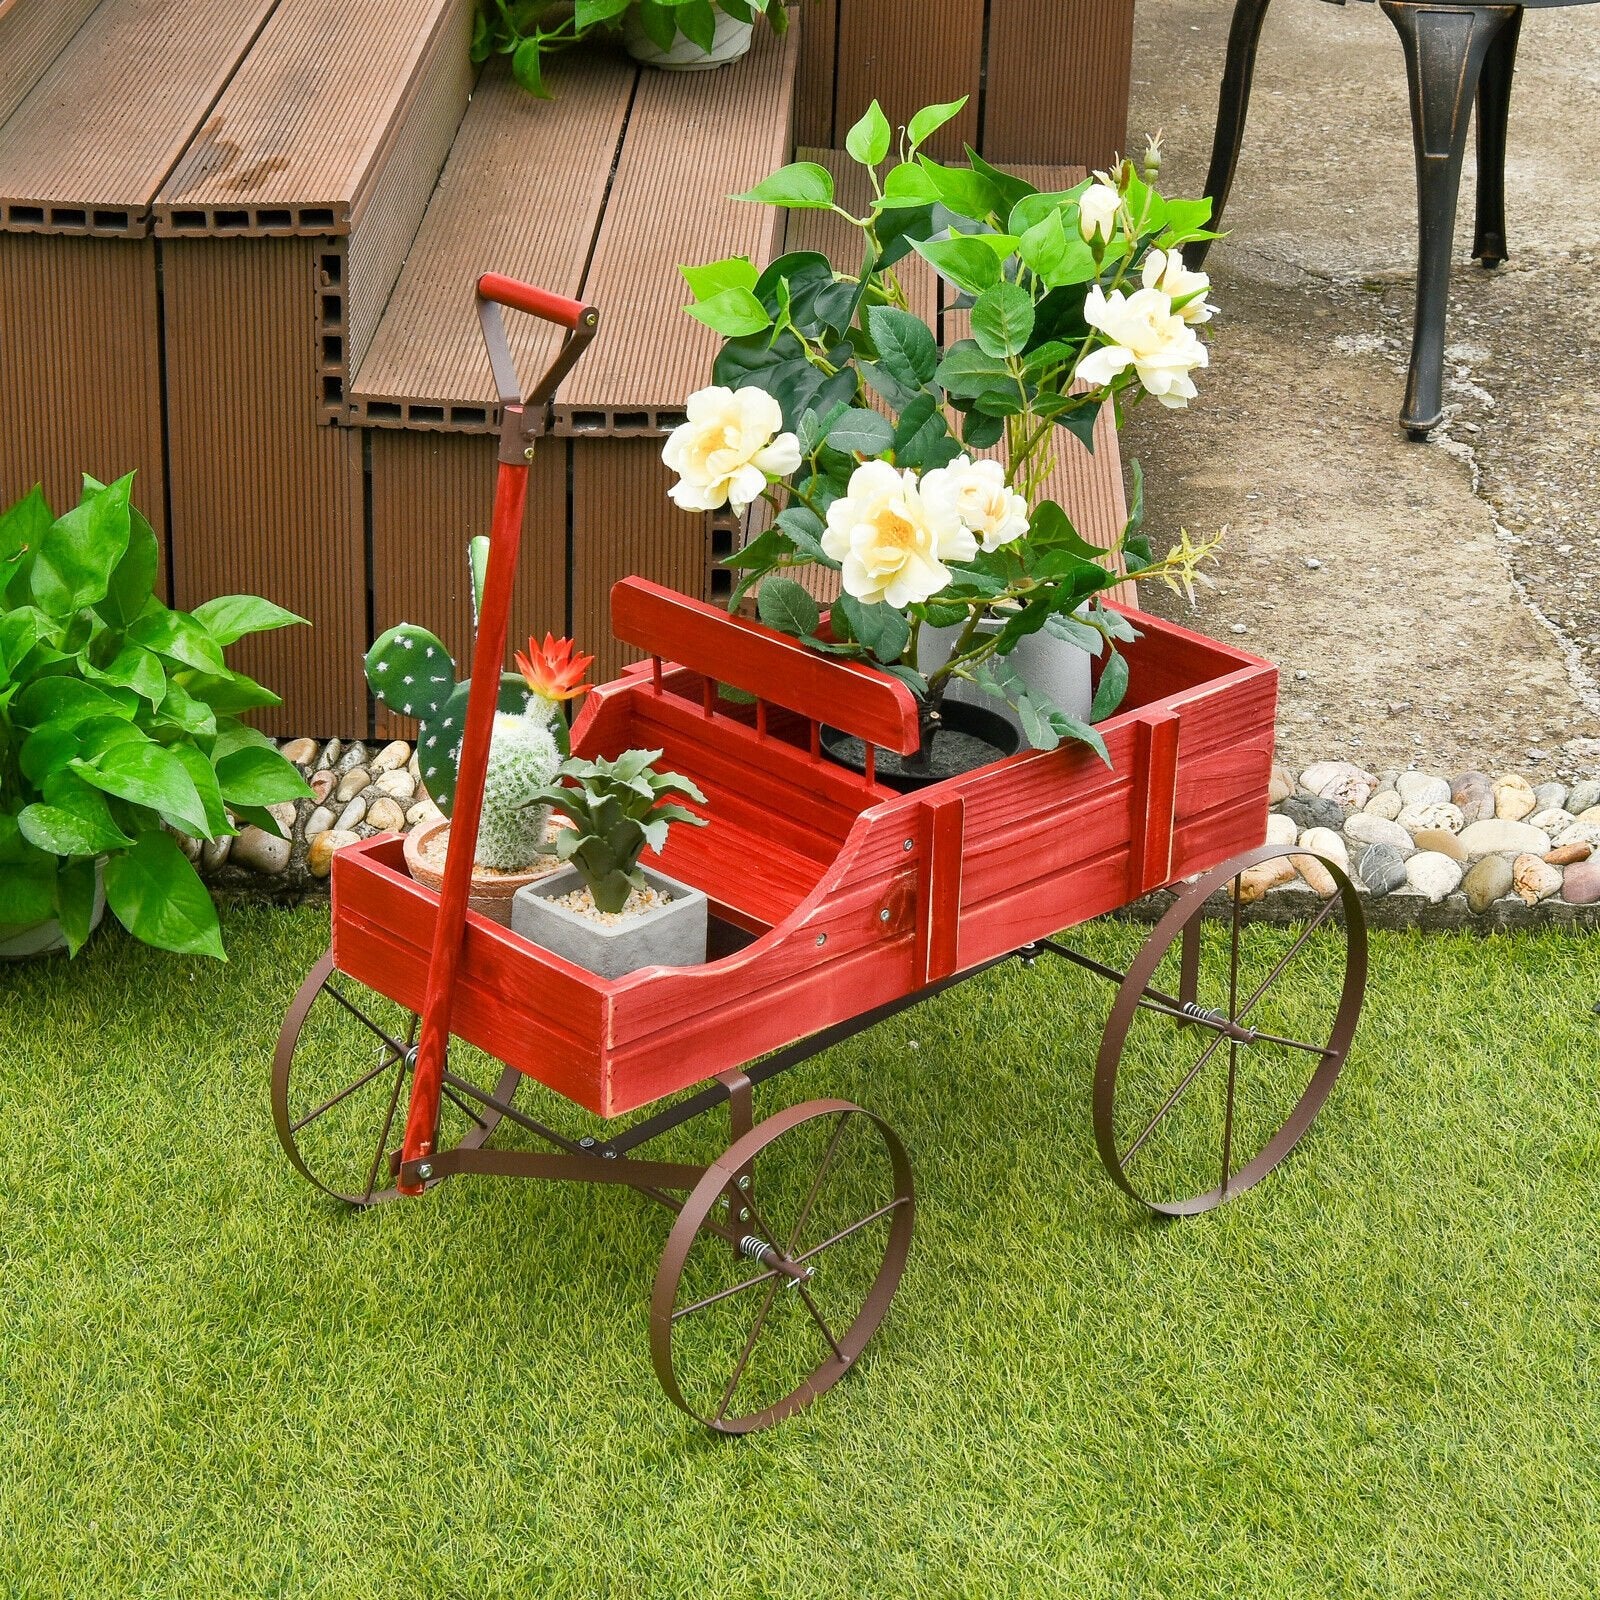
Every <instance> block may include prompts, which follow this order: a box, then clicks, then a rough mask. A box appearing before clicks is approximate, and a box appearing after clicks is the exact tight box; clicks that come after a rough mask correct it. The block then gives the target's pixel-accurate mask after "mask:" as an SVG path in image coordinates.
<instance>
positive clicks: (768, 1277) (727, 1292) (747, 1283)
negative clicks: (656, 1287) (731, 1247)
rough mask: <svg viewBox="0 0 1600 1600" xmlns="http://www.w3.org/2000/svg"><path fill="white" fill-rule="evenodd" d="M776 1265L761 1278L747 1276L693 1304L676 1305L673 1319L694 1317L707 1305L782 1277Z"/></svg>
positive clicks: (675, 1320)
mask: <svg viewBox="0 0 1600 1600" xmlns="http://www.w3.org/2000/svg"><path fill="white" fill-rule="evenodd" d="M782 1276H784V1274H782V1273H780V1272H779V1271H778V1270H777V1268H776V1267H774V1268H773V1269H772V1271H771V1272H763V1273H762V1274H761V1276H760V1277H759V1278H746V1279H745V1280H744V1281H743V1282H742V1283H736V1284H734V1286H733V1287H732V1288H731V1289H718V1290H717V1292H716V1293H715V1294H708V1295H707V1296H706V1297H705V1299H704V1300H696V1301H695V1302H694V1304H693V1305H687V1306H676V1307H674V1309H673V1312H672V1320H673V1321H674V1322H677V1321H678V1320H679V1319H680V1318H681V1317H692V1316H693V1315H694V1314H695V1312H697V1311H704V1310H705V1309H706V1307H707V1306H714V1305H715V1304H716V1303H717V1302H718V1301H719V1300H731V1299H732V1298H733V1297H734V1295H736V1294H743V1293H744V1291H745V1290H746V1289H754V1288H755V1287H756V1286H757V1285H758V1284H763V1283H770V1282H771V1281H772V1279H774V1278H780V1277H782Z"/></svg>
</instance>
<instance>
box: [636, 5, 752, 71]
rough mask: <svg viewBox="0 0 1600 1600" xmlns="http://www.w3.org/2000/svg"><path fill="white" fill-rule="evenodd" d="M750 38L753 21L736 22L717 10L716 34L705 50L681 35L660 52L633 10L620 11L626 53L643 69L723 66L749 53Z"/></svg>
mask: <svg viewBox="0 0 1600 1600" xmlns="http://www.w3.org/2000/svg"><path fill="white" fill-rule="evenodd" d="M754 36H755V24H754V23H753V22H740V21H739V20H738V19H737V18H736V17H730V16H729V15H728V14H727V12H725V11H719V12H717V31H716V34H715V36H714V37H713V38H712V41H711V48H710V49H709V50H702V49H701V48H700V46H699V45H697V44H695V43H694V42H693V40H691V39H687V38H685V37H684V35H683V34H682V33H681V32H680V33H678V34H676V35H674V37H673V40H672V44H671V45H670V46H669V47H668V48H667V49H665V50H663V49H662V48H661V46H660V45H658V44H657V43H656V42H655V40H654V39H652V38H651V37H650V35H649V34H648V33H646V32H645V31H644V25H643V24H642V23H641V22H640V21H639V13H638V11H637V10H636V9H630V10H628V11H626V12H624V13H623V17H622V42H623V44H624V45H625V46H626V47H627V51H628V54H629V55H630V56H632V57H633V59H634V60H635V61H642V62H644V64H645V65H646V66H647V67H660V68H661V69H662V70H663V71H665V72H704V71H705V70H706V69H707V68H709V67H723V66H726V65H727V64H728V63H729V62H730V61H737V60H738V59H739V57H740V56H742V55H746V54H748V53H749V50H750V41H751V39H752V38H753V37H754Z"/></svg>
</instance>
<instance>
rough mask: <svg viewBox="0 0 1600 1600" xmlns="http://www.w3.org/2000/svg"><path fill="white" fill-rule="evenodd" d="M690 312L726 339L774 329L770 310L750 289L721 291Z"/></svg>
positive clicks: (702, 301) (696, 305) (741, 337)
mask: <svg viewBox="0 0 1600 1600" xmlns="http://www.w3.org/2000/svg"><path fill="white" fill-rule="evenodd" d="M686 309H687V310H688V312H689V315H690V316H691V317H693V318H694V319H695V321H696V322H703V323H704V324H705V325H706V326H707V327H708V328H710V329H711V330H712V332H713V333H720V334H721V335H722V337H723V338H724V339H746V338H749V337H750V336H751V335H752V334H757V333H764V332H765V331H766V330H767V329H768V328H770V327H771V326H772V317H771V315H770V314H769V313H768V311H767V308H766V307H765V306H764V305H762V303H761V302H760V301H759V300H757V299H756V297H755V295H754V294H752V293H751V291H750V290H748V289H740V288H730V289H721V290H719V291H718V292H717V293H716V294H714V295H712V296H711V298H710V299H709V300H700V301H697V302H696V303H695V304H694V305H692V306H689V307H687V308H686Z"/></svg>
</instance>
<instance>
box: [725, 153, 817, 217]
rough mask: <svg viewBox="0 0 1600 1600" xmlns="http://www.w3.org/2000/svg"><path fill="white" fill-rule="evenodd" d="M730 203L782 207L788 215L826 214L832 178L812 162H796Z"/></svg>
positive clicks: (781, 168) (782, 168)
mask: <svg viewBox="0 0 1600 1600" xmlns="http://www.w3.org/2000/svg"><path fill="white" fill-rule="evenodd" d="M734 199H736V200H754V201H756V202H757V203H758V204H760V205H768V206H785V207H787V208H788V209H789V210H791V211H826V210H827V209H828V207H829V206H831V205H832V204H833V174H832V173H831V172H829V171H828V169H827V168H826V167H820V166H818V165H817V163H816V162H814V161H797V162H795V163H793V165H791V166H787V167H780V168H779V169H778V170H777V171H776V172H774V173H773V174H772V176H771V177H770V178H766V179H764V180H763V181H762V182H760V183H758V184H757V185H756V186H755V188H753V189H750V190H747V191H746V192H745V193H744V194H740V195H735V196H734Z"/></svg>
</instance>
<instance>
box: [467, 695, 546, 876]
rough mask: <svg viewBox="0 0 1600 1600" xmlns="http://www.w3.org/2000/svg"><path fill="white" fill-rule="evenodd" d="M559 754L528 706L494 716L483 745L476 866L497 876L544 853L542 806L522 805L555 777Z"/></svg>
mask: <svg viewBox="0 0 1600 1600" xmlns="http://www.w3.org/2000/svg"><path fill="white" fill-rule="evenodd" d="M560 765H561V752H560V751H559V750H558V749H557V748H556V742H555V740H554V739H553V738H552V737H551V736H550V730H549V729H548V728H547V727H545V726H544V724H543V723H541V722H539V721H537V720H536V718H535V716H534V715H533V714H532V708H530V711H529V712H527V713H524V714H522V715H514V714H512V713H509V712H505V711H501V712H498V713H497V714H496V716H495V719H494V738H493V740H492V741H491V743H490V745H489V772H488V776H487V778H486V779H485V782H484V786H483V820H482V821H481V822H480V823H479V825H478V852H477V855H478V862H479V864H480V865H482V866H485V867H494V868H496V869H498V870H499V871H501V872H520V871H522V870H524V869H525V868H527V867H530V866H532V865H533V863H534V861H535V859H537V857H538V856H539V855H541V854H542V853H544V834H545V822H546V819H547V818H548V816H549V808H548V807H546V806H536V805H535V806H530V805H529V804H528V803H527V802H528V801H529V800H530V799H532V798H533V797H534V795H536V794H537V793H538V792H539V790H540V789H542V788H543V787H544V786H545V785H546V784H547V783H549V782H550V781H551V779H552V778H554V777H555V775H556V769H557V768H558V767H559V766H560Z"/></svg>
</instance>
